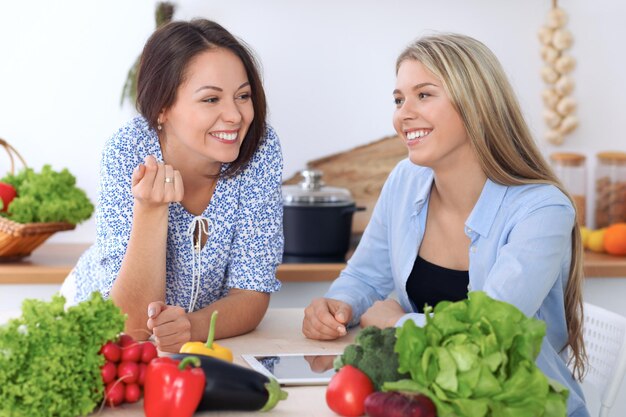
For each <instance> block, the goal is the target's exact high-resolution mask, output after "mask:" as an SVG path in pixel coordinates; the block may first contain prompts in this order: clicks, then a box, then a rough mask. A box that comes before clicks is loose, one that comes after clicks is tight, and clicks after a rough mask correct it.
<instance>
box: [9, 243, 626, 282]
mask: <svg viewBox="0 0 626 417" xmlns="http://www.w3.org/2000/svg"><path fill="white" fill-rule="evenodd" d="M87 247H88V245H85V244H62V243H47V244H44V245H42V246H41V247H40V248H38V249H36V250H35V251H34V252H33V254H32V255H31V256H30V257H28V258H26V259H24V260H22V261H21V262H13V263H0V284H61V283H62V282H63V280H64V279H65V277H66V276H67V274H69V272H70V271H71V269H72V268H73V266H74V264H75V263H76V261H77V260H78V258H79V256H80V255H81V254H82V253H83V252H84V251H85V249H87ZM344 266H345V264H343V263H336V264H282V265H280V266H279V267H278V271H277V272H276V276H277V277H278V279H280V280H281V281H283V282H321V281H332V280H333V279H335V278H336V277H337V276H338V275H339V273H340V272H341V270H342V269H343V268H344ZM584 269H585V276H586V277H587V278H594V277H626V257H616V256H610V255H605V254H600V253H591V252H587V253H585V261H584Z"/></svg>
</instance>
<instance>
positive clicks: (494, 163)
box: [302, 34, 588, 416]
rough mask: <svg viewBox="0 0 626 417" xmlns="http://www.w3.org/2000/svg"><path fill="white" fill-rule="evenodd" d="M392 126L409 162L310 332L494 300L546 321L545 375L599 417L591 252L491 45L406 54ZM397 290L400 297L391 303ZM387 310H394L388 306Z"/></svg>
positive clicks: (306, 326)
mask: <svg viewBox="0 0 626 417" xmlns="http://www.w3.org/2000/svg"><path fill="white" fill-rule="evenodd" d="M396 74H397V80H396V88H395V90H394V92H393V96H394V100H395V104H396V111H395V114H394V118H393V124H394V127H395V129H396V131H397V133H398V135H399V136H400V138H401V139H402V140H403V141H404V142H405V143H406V146H407V148H408V152H409V158H408V160H404V161H402V162H400V163H399V164H398V166H397V167H396V168H395V169H394V170H393V172H392V173H391V174H390V176H389V178H388V179H387V182H386V183H385V186H384V187H383V190H382V193H381V195H380V198H379V200H378V203H377V206H376V208H375V210H374V213H373V215H372V219H371V221H370V223H369V225H368V227H367V230H366V231H365V233H364V235H363V239H362V240H361V242H360V244H359V246H358V248H357V250H356V252H355V254H354V256H353V257H352V258H351V259H350V262H349V263H348V266H347V267H346V269H345V270H344V271H342V273H341V275H340V276H339V278H338V279H337V280H336V281H335V282H334V283H333V284H332V286H331V288H330V290H329V291H328V293H327V294H326V295H325V297H324V298H319V299H316V300H313V301H312V302H311V304H310V305H309V306H308V307H307V308H306V310H305V318H304V322H303V327H302V330H303V333H304V334H305V335H306V336H307V337H309V338H312V339H322V340H330V339H335V338H338V337H340V336H342V335H344V334H345V333H346V326H351V325H356V324H358V323H359V322H360V324H361V326H363V327H365V326H369V325H375V326H379V327H389V326H399V325H401V324H402V323H404V321H406V320H409V319H412V320H415V321H416V322H418V324H422V323H423V322H424V316H423V314H422V313H423V306H424V304H425V303H428V304H429V305H435V304H436V303H437V302H439V301H442V300H451V301H455V300H460V299H464V298H466V297H467V292H468V290H483V291H485V292H487V293H488V294H489V295H491V296H492V297H494V298H496V299H499V300H503V301H507V302H509V303H512V304H514V305H515V306H517V307H518V308H519V309H521V310H522V311H523V312H524V313H525V314H526V315H528V316H531V317H537V318H540V319H542V320H544V321H545V322H546V324H547V335H546V338H545V340H544V343H543V346H542V350H541V353H540V355H539V357H538V359H537V364H538V366H539V367H540V368H541V369H542V370H543V371H544V372H545V373H546V374H547V375H548V376H550V377H551V378H553V379H556V380H558V381H559V382H561V383H562V384H564V385H565V386H566V387H568V388H569V390H570V396H569V400H568V415H570V416H588V412H587V410H586V407H585V404H584V399H583V395H582V392H581V390H580V387H579V385H578V384H577V382H576V381H575V380H574V377H573V376H572V375H571V373H570V371H569V370H568V368H567V366H566V361H567V360H568V358H567V354H568V353H570V354H571V360H572V363H573V367H574V370H575V373H576V375H577V376H578V377H580V376H581V375H582V372H583V370H584V358H585V354H584V347H583V341H582V334H581V316H582V300H581V281H582V277H583V275H582V268H581V263H582V258H581V256H582V249H581V242H580V235H579V230H578V227H577V226H576V212H575V209H574V205H573V203H572V200H571V197H570V196H569V195H568V194H567V192H566V191H565V190H564V189H563V187H562V185H561V184H560V183H559V182H558V180H557V179H556V177H555V176H554V174H553V172H552V171H551V170H550V168H549V166H548V164H547V163H546V161H545V160H544V158H543V157H542V156H541V154H540V152H539V150H538V149H537V147H536V146H535V144H534V142H533V139H532V137H531V135H530V132H529V129H528V126H527V125H526V122H525V121H524V119H523V117H522V113H521V111H520V107H519V104H518V102H517V100H516V97H515V95H514V93H513V91H512V88H511V86H510V84H509V82H508V81H507V78H506V76H505V74H504V71H503V69H502V67H501V66H500V64H499V62H498V60H497V59H496V58H495V56H494V55H493V53H492V52H491V51H490V50H489V49H488V48H487V47H485V46H484V45H483V44H482V43H480V42H478V41H476V40H475V39H472V38H469V37H467V36H462V35H455V34H445V35H438V36H430V37H425V38H422V39H419V40H418V41H416V42H415V43H413V44H412V45H410V46H409V47H408V48H407V49H406V50H405V51H404V52H403V53H402V54H401V55H400V57H399V58H398V60H397V64H396ZM393 290H395V291H396V293H397V296H398V301H399V302H398V301H395V300H394V299H388V298H387V297H388V296H389V294H390V293H391V292H392V291H393ZM383 300H384V301H383Z"/></svg>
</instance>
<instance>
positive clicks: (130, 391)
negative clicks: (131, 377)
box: [124, 384, 141, 403]
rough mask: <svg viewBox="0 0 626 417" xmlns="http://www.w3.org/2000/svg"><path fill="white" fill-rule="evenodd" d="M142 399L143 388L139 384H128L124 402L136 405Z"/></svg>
mask: <svg viewBox="0 0 626 417" xmlns="http://www.w3.org/2000/svg"><path fill="white" fill-rule="evenodd" d="M140 398H141V388H139V385H137V384H128V385H126V388H125V390H124V400H125V401H126V402H127V403H136V402H137V401H139V399H140Z"/></svg>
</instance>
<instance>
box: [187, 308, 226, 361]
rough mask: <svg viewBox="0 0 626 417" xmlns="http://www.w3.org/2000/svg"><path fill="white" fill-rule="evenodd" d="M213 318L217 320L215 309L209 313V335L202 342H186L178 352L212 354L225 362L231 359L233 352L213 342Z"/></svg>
mask: <svg viewBox="0 0 626 417" xmlns="http://www.w3.org/2000/svg"><path fill="white" fill-rule="evenodd" d="M215 320H217V311H214V312H213V314H211V324H210V325H209V337H208V338H207V340H206V343H204V342H187V343H185V344H184V345H183V346H182V347H181V348H180V353H193V354H195V355H204V356H212V357H214V358H218V359H222V360H225V361H227V362H232V361H233V352H231V351H230V349H228V348H225V347H224V346H220V345H218V344H217V343H213V339H214V338H215Z"/></svg>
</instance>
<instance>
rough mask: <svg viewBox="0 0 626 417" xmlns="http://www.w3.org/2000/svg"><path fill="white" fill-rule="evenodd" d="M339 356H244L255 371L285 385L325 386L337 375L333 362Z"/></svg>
mask: <svg viewBox="0 0 626 417" xmlns="http://www.w3.org/2000/svg"><path fill="white" fill-rule="evenodd" d="M339 354H340V353H339ZM337 355H338V354H278V355H243V358H244V360H245V361H246V362H248V363H249V364H250V366H252V367H253V368H254V369H255V370H257V371H259V372H261V373H263V374H265V375H267V376H272V377H274V378H276V380H278V382H279V383H281V384H283V385H323V384H327V383H328V381H330V379H331V378H332V376H333V375H335V370H334V368H333V362H334V360H335V358H336V357H337Z"/></svg>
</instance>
